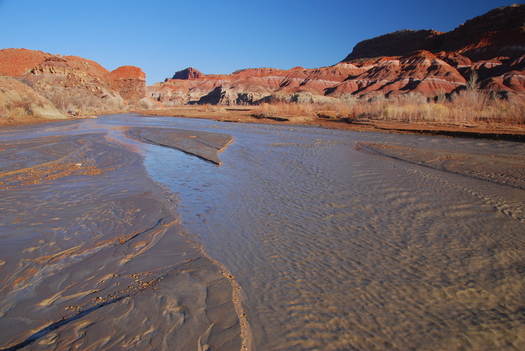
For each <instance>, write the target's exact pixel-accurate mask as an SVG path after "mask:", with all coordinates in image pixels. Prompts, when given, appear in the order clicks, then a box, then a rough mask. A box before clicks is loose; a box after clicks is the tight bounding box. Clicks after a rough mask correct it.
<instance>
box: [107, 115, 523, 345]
mask: <svg viewBox="0 0 525 351" xmlns="http://www.w3.org/2000/svg"><path fill="white" fill-rule="evenodd" d="M124 121H127V122H126V123H128V124H134V125H135V124H137V125H152V126H164V127H170V128H181V129H192V130H201V131H209V132H218V133H226V134H230V135H232V136H233V137H234V138H235V141H234V142H233V143H232V144H231V145H230V146H229V147H228V148H227V149H226V150H225V151H224V152H222V153H221V154H219V157H220V158H221V160H222V161H223V164H222V166H221V167H217V166H215V165H213V164H211V163H208V162H205V161H203V160H201V159H198V158H195V157H192V156H189V155H186V154H184V153H181V152H179V151H177V150H173V149H168V148H163V147H160V146H154V145H146V146H144V147H143V148H141V149H140V150H141V151H140V152H141V153H142V154H143V155H144V157H145V165H146V168H147V170H148V172H149V173H150V175H151V176H152V178H153V179H154V180H156V181H158V182H160V183H163V184H164V185H166V186H168V187H169V188H170V189H171V190H172V191H173V192H174V193H175V194H177V196H178V197H179V199H180V204H179V210H180V213H181V214H182V216H183V223H184V226H185V227H186V228H187V230H188V232H189V233H191V234H193V235H198V237H199V238H200V240H201V241H202V242H203V243H204V247H205V250H206V251H207V252H208V253H209V254H210V256H211V257H213V258H214V259H216V260H218V261H219V262H221V263H222V264H224V265H225V266H226V267H227V268H228V269H229V270H230V271H231V272H232V274H233V275H234V276H235V279H236V280H237V282H238V283H239V285H240V286H241V288H242V289H243V291H244V294H245V295H246V298H247V301H246V307H247V316H248V319H249V321H250V324H251V329H252V332H253V340H254V348H255V349H257V350H375V349H377V350H380V349H388V350H396V349H399V350H407V349H418V350H424V349H429V350H430V349H432V350H438V349H439V350H453V349H455V350H463V349H472V350H474V349H475V350H481V349H486V350H490V349H523V348H524V347H525V293H524V291H525V289H524V282H525V261H524V259H523V258H524V257H525V240H524V234H525V227H524V219H523V218H524V217H523V215H522V211H523V207H524V204H525V202H524V199H525V192H524V189H523V188H522V187H520V185H519V184H518V186H510V185H508V184H506V183H505V181H501V182H498V181H497V179H496V181H491V180H490V179H491V178H490V174H489V171H490V169H489V168H490V167H489V166H490V162H492V161H490V160H491V158H492V159H493V160H512V161H513V162H515V164H514V166H515V169H513V170H510V171H508V170H506V172H507V173H508V174H511V175H513V176H514V178H515V179H518V181H519V179H520V177H521V176H522V174H523V173H522V172H523V165H524V163H523V162H524V155H525V145H524V144H522V143H512V142H502V141H488V140H472V139H460V138H440V137H428V136H414V135H395V134H385V133H369V132H367V133H357V132H348V131H337V130H327V129H320V128H315V127H304V126H290V125H264V124H233V123H220V122H213V121H207V120H197V119H184V118H162V117H156V118H148V119H144V118H138V117H134V116H109V117H105V118H101V119H99V121H98V122H97V123H102V124H121V123H123V122H124ZM378 143H381V144H382V145H385V144H386V145H395V146H397V147H398V148H404V150H412V156H413V154H417V150H419V149H423V150H434V151H436V150H437V151H436V152H438V153H441V154H443V155H454V153H457V152H459V151H460V152H461V155H468V156H463V159H470V160H487V159H488V160H489V161H486V164H483V162H481V161H480V162H477V163H476V167H478V168H477V169H478V171H479V169H487V171H486V172H485V173H486V175H487V176H486V177H485V178H484V179H481V178H483V177H481V178H480V177H470V176H469V174H470V173H469V172H470V171H468V172H463V173H464V174H458V173H457V172H456V173H455V172H451V171H447V169H445V168H443V167H441V168H440V167H428V165H421V164H418V162H414V161H413V160H412V162H407V161H406V160H404V159H402V157H401V158H400V157H387V156H388V155H381V154H378V153H376V152H372V151H373V150H368V151H366V150H363V148H362V147H360V146H361V145H365V146H366V145H377V144H378ZM414 150H415V151H414ZM376 151H377V150H376ZM422 154H425V152H423V153H422ZM427 154H429V152H427ZM420 156H421V155H420ZM423 156H424V155H423ZM416 159H417V157H416ZM449 159H453V157H449ZM456 159H458V160H460V159H461V157H459V156H457V157H456ZM419 163H421V162H419ZM461 163H462V162H459V161H458V164H459V166H461ZM493 163H494V162H493ZM467 166H468V165H467ZM487 167H489V168H487ZM509 172H510V173H509ZM496 173H497V172H496ZM478 174H479V172H478ZM508 174H507V175H508Z"/></svg>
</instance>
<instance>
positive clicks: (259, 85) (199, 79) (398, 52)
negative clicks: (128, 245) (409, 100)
mask: <svg viewBox="0 0 525 351" xmlns="http://www.w3.org/2000/svg"><path fill="white" fill-rule="evenodd" d="M524 25H525V5H512V6H506V7H499V8H496V9H494V10H492V11H489V12H488V13H486V14H484V15H482V16H478V17H476V18H474V19H471V20H468V21H466V22H465V23H464V24H462V25H460V26H458V27H457V28H456V29H454V30H453V31H450V32H446V33H443V32H437V31H435V30H431V29H429V30H409V29H407V30H401V31H397V32H394V33H388V34H385V35H381V36H379V37H376V38H372V39H368V40H364V41H362V42H360V43H358V44H357V45H356V46H355V47H354V48H353V50H352V52H351V53H350V54H349V55H348V56H347V57H346V58H345V59H344V60H342V61H341V62H339V63H338V64H335V65H333V66H330V67H321V68H318V69H305V68H302V67H295V68H292V69H290V70H279V69H273V68H252V69H246V70H238V71H236V72H234V73H232V74H230V75H203V74H202V73H200V72H199V71H197V70H196V69H194V68H187V69H185V70H182V71H179V72H177V73H176V74H175V75H174V76H173V78H172V79H166V81H165V82H163V83H157V84H154V85H152V86H150V87H148V96H149V97H151V98H152V99H154V100H157V101H159V102H160V103H162V104H164V105H165V106H171V105H182V104H222V105H252V104H260V103H263V102H298V103H303V102H336V101H337V100H340V99H347V98H360V99H373V98H376V97H378V96H385V97H387V98H390V97H395V96H402V95H406V94H411V93H412V94H419V95H422V96H424V97H426V98H433V97H436V96H438V95H443V94H451V93H455V92H459V91H461V90H463V89H465V88H466V84H467V81H468V80H469V79H470V77H471V76H472V75H473V74H476V75H477V77H479V82H477V83H478V84H479V85H480V87H481V88H482V89H486V90H490V91H491V92H492V93H494V94H496V95H498V96H500V97H502V98H507V99H523V100H525V71H524V70H525V27H524Z"/></svg>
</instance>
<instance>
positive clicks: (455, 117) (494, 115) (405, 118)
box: [252, 87, 525, 125]
mask: <svg viewBox="0 0 525 351" xmlns="http://www.w3.org/2000/svg"><path fill="white" fill-rule="evenodd" d="M436 100H437V101H436ZM252 115H253V116H254V117H258V118H264V117H268V116H276V117H279V116H317V117H320V118H326V119H345V120H346V121H348V122H352V121H354V120H359V119H374V120H385V121H395V122H402V123H425V122H433V123H452V124H480V123H485V124H486V123H489V124H490V123H501V124H509V125H525V101H523V100H522V101H517V100H516V101H508V100H502V99H498V98H496V97H495V96H494V95H493V94H490V92H486V91H481V90H479V89H477V88H476V87H474V88H467V89H466V90H464V91H463V92H461V93H460V94H455V95H453V96H449V97H447V98H444V97H439V96H438V97H437V98H436V99H430V100H429V99H426V98H425V97H423V96H421V95H416V94H408V95H403V96H398V97H395V98H390V99H387V98H385V97H383V96H379V97H377V98H375V99H373V100H370V101H363V100H359V99H356V98H353V97H352V96H347V97H343V98H341V99H340V100H339V101H338V102H336V103H329V104H326V103H325V104H312V103H310V104H296V103H276V104H262V105H259V106H255V107H254V108H253V109H252Z"/></svg>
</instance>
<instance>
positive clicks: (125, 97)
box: [0, 49, 146, 114]
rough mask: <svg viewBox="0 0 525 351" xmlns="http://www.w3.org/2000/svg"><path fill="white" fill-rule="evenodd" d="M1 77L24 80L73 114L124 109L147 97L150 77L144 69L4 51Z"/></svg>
mask: <svg viewBox="0 0 525 351" xmlns="http://www.w3.org/2000/svg"><path fill="white" fill-rule="evenodd" d="M0 74H1V75H5V76H11V77H15V78H18V79H20V80H21V81H23V82H24V83H26V84H27V85H29V86H31V87H32V88H33V89H35V90H36V91H37V92H39V93H41V94H42V95H44V96H45V97H46V98H47V99H49V100H50V101H51V102H52V103H53V104H54V105H55V106H56V107H58V108H59V109H60V110H61V111H62V112H68V113H72V114H79V113H101V112H105V111H115V110H122V109H123V108H125V106H126V105H127V104H129V103H135V102H137V101H138V100H140V99H142V98H144V97H145V96H146V76H145V74H144V72H142V70H141V69H140V68H137V67H133V66H124V67H120V68H117V69H116V70H114V71H113V72H110V71H108V70H107V69H105V68H104V67H102V66H101V65H100V64H98V63H96V62H94V61H91V60H87V59H84V58H81V57H77V56H60V55H52V54H47V53H43V52H41V51H33V50H26V49H5V50H0Z"/></svg>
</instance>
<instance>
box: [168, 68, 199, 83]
mask: <svg viewBox="0 0 525 351" xmlns="http://www.w3.org/2000/svg"><path fill="white" fill-rule="evenodd" d="M204 76H205V74H203V73H202V72H199V71H197V70H196V69H195V68H193V67H188V68H186V69H183V70H182V71H178V72H175V74H174V75H173V77H172V78H171V79H188V80H193V79H199V78H202V77H204Z"/></svg>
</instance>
